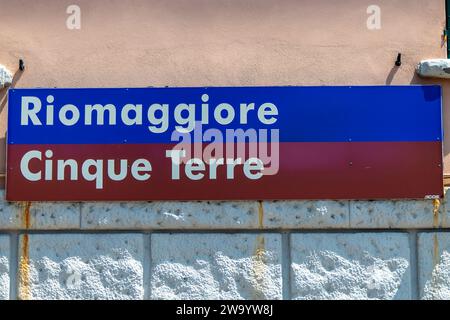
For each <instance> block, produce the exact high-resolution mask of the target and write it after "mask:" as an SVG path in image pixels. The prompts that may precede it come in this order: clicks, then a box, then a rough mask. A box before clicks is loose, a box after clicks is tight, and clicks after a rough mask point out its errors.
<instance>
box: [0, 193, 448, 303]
mask: <svg viewBox="0 0 450 320" xmlns="http://www.w3.org/2000/svg"><path fill="white" fill-rule="evenodd" d="M446 194H447V197H448V195H449V194H450V192H446ZM0 196H1V197H2V198H4V194H1V195H0ZM447 197H446V199H447ZM446 199H444V200H441V201H439V202H437V201H433V200H398V201H395V200H390V201H262V202H260V201H244V202H239V201H234V202H214V201H201V202H127V203H113V202H108V203H102V202H84V203H63V202H61V203H35V202H33V203H8V202H5V201H4V200H2V201H1V202H0V299H450V204H449V205H447V201H446Z"/></svg>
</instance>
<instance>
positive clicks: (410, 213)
mask: <svg viewBox="0 0 450 320" xmlns="http://www.w3.org/2000/svg"><path fill="white" fill-rule="evenodd" d="M433 208H434V206H433V200H380V201H378V200H375V201H350V227H351V228H360V229H371V228H413V229H417V228H432V227H433V226H436V227H437V226H439V225H440V223H441V222H440V220H441V219H440V217H441V216H442V214H441V213H443V212H444V210H443V209H442V208H440V211H439V216H438V217H437V219H436V218H435V217H434V215H433Z"/></svg>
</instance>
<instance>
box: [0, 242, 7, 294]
mask: <svg viewBox="0 0 450 320" xmlns="http://www.w3.org/2000/svg"><path fill="white" fill-rule="evenodd" d="M7 299H9V237H8V236H6V235H0V300H7Z"/></svg>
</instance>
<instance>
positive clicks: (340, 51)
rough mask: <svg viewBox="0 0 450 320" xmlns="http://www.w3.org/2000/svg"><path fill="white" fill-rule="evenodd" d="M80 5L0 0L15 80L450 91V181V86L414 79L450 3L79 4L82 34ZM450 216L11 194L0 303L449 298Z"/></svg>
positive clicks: (376, 208)
mask: <svg viewBox="0 0 450 320" xmlns="http://www.w3.org/2000/svg"><path fill="white" fill-rule="evenodd" d="M70 4H72V1H65V0H64V1H51V0H36V1H25V0H14V1H6V0H0V64H2V65H5V66H6V67H7V68H8V69H9V70H10V71H11V73H12V76H13V79H12V86H13V87H146V86H166V85H167V86H220V85H229V86H246V85H384V84H388V85H389V84H405V85H409V84H416V83H439V84H441V85H442V86H443V88H444V125H445V127H446V129H448V130H446V132H447V133H446V139H445V146H444V155H445V159H446V168H445V170H446V172H450V157H449V156H448V154H449V153H450V136H449V133H448V132H450V122H449V121H448V120H447V119H448V116H447V115H448V112H449V108H450V105H449V101H450V86H449V84H448V83H447V82H440V81H434V80H423V79H420V78H418V77H417V76H416V75H415V72H414V68H415V66H416V64H417V63H418V62H419V61H420V60H422V59H429V58H444V57H445V55H446V48H445V46H444V42H443V40H442V37H441V35H442V30H443V27H444V24H445V23H444V22H445V10H444V1H443V0H426V1H424V0H399V1H390V0H378V1H372V0H345V1H331V0H280V1H273V0H246V1H237V0H217V1H207V0H189V1H182V0H176V1H163V0H159V1H156V0H152V1H144V0H142V1H138V0H135V1H118V0H111V1H106V0H95V1H87V0H80V1H77V3H76V4H78V5H79V6H80V8H81V19H82V20H81V29H80V30H69V29H67V28H66V19H67V17H68V15H67V14H66V13H65V12H66V8H67V6H68V5H70ZM372 4H377V5H379V6H380V8H381V23H382V24H381V29H380V30H375V31H374V30H368V29H367V27H366V20H367V17H368V14H367V13H366V10H367V7H368V6H369V5H372ZM398 52H401V53H402V54H403V64H402V66H401V67H400V68H397V67H394V61H395V58H396V56H397V53H398ZM19 58H24V59H25V62H26V70H25V71H24V72H20V71H18V70H17V64H18V59H19ZM6 93H7V89H0V143H2V144H4V136H5V133H6V117H7V97H6ZM369 98H370V97H368V99H369ZM4 157H5V156H4V149H3V148H1V149H0V172H4V169H5V165H4ZM417 183H420V181H418V182H417ZM0 197H1V198H2V199H3V198H4V193H3V191H2V193H1V194H0ZM449 212H450V206H449V205H448V204H447V201H446V199H445V201H442V202H441V203H440V204H439V205H438V203H433V201H431V200H426V201H425V200H411V201H395V200H386V201H326V200H324V201H270V202H269V201H263V202H256V201H253V202H252V201H248V202H237V201H235V202H233V201H231V202H214V201H211V202H206V201H205V202H176V201H175V202H134V203H102V202H100V203H91V202H86V203H7V202H5V201H3V200H2V201H0V299H16V298H19V299H69V298H72V299H172V298H180V299H201V298H212V299H219V298H228V299H418V298H424V299H430V298H432V299H435V298H441V299H442V298H447V299H450V276H449V270H450V236H449V234H450V216H449V215H450V213H449Z"/></svg>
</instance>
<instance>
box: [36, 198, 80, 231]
mask: <svg viewBox="0 0 450 320" xmlns="http://www.w3.org/2000/svg"><path fill="white" fill-rule="evenodd" d="M80 205H81V204H80V203H77V202H32V203H31V205H30V229H39V230H43V229H45V230H61V229H79V228H80V214H81V212H80V211H81V209H80Z"/></svg>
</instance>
